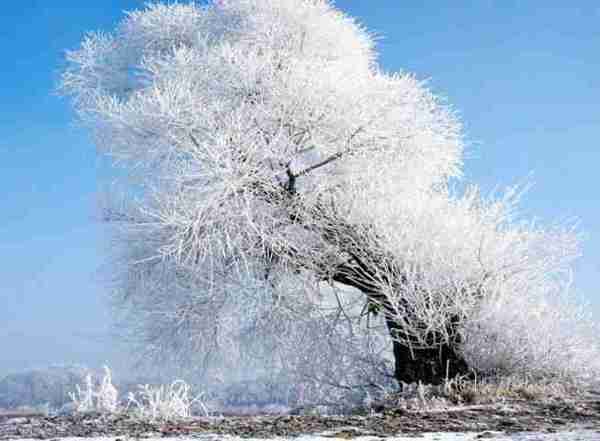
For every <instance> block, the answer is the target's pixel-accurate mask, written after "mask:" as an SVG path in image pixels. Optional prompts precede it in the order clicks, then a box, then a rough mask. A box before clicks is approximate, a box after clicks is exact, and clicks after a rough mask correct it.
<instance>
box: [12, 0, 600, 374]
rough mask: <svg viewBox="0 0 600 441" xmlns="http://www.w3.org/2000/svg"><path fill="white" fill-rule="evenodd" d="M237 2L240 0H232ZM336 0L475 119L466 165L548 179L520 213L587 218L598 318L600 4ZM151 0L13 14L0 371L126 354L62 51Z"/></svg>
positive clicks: (63, 0) (396, 59)
mask: <svg viewBox="0 0 600 441" xmlns="http://www.w3.org/2000/svg"><path fill="white" fill-rule="evenodd" d="M232 1H235V0H232ZM570 3H572V4H574V5H575V6H566V5H567V2H564V1H541V0H529V1H516V0H497V1H483V0H482V1H478V2H472V1H442V2H440V1H422V0H418V1H417V0H412V1H398V0H372V1H364V0H338V1H337V5H338V7H340V8H341V9H343V10H344V11H346V12H348V13H350V14H351V15H353V16H355V17H358V18H359V20H360V21H361V22H362V23H363V24H365V25H366V26H367V27H368V28H369V29H370V30H371V31H373V32H375V33H376V34H378V35H380V36H381V40H380V42H379V50H380V53H381V58H380V60H381V63H382V64H383V66H384V67H385V69H386V70H389V71H397V70H405V71H409V72H413V73H415V74H416V75H417V77H419V78H422V79H429V81H430V82H429V84H430V87H431V88H432V89H433V90H434V91H435V92H436V93H438V94H441V95H443V96H445V97H447V99H448V102H449V103H451V104H452V105H453V106H454V108H455V109H457V110H458V111H459V113H460V114H461V116H462V119H463V121H464V124H465V128H466V134H467V139H468V141H469V148H468V154H467V161H466V167H465V175H466V179H468V180H470V181H473V182H476V183H479V184H480V185H481V186H482V188H483V189H484V191H489V190H492V189H493V188H495V187H496V186H498V185H499V186H501V187H502V186H506V185H510V184H513V183H515V182H520V181H522V180H523V179H524V178H526V177H527V176H528V175H529V174H530V173H531V172H533V180H534V181H535V186H534V188H533V189H532V190H531V192H530V193H529V194H528V196H527V198H526V199H525V201H524V205H523V213H524V214H525V215H527V216H536V217H538V218H540V220H541V221H542V222H551V221H553V220H556V219H559V220H560V219H566V218H572V217H577V218H578V219H580V221H581V228H582V229H583V230H584V231H585V232H586V233H587V240H586V242H585V244H584V249H583V251H584V256H583V258H582V259H581V261H580V263H579V264H578V266H577V271H576V281H577V287H578V289H579V290H580V291H581V292H582V293H583V294H584V295H585V296H586V297H587V298H588V300H589V301H590V302H591V304H592V308H593V312H594V314H595V316H596V317H597V318H598V319H600V293H599V292H598V288H597V287H598V280H599V279H600V196H599V192H600V169H599V168H600V148H599V145H598V142H599V141H598V140H599V139H600V57H599V56H598V53H599V52H598V51H599V50H600V4H598V2H597V1H591V0H590V1H575V2H570ZM143 4H144V2H143V1H133V0H127V1H115V0H102V1H100V0H91V1H86V2H82V1H75V0H53V1H51V2H49V1H42V0H22V1H20V2H6V3H5V4H3V5H2V13H1V14H0V54H1V55H2V57H3V59H4V61H3V62H2V65H1V68H0V281H1V282H0V374H1V373H2V372H4V371H10V370H15V369H21V368H25V367H32V366H42V365H45V364H48V363H60V362H70V361H72V362H82V363H88V364H91V365H96V364H98V363H101V362H103V361H104V360H109V361H111V360H112V359H113V358H115V357H117V358H118V355H117V352H118V351H117V350H116V349H114V347H113V344H112V342H111V341H110V339H109V338H108V334H107V329H108V325H107V321H108V320H109V314H108V310H107V308H106V307H105V305H104V301H103V291H104V290H105V289H106V288H105V286H104V285H103V283H102V282H101V281H100V277H99V276H98V268H99V266H100V265H101V263H102V259H103V247H104V246H105V245H104V244H105V243H106V239H107V238H106V237H105V236H104V235H103V234H102V229H101V227H100V226H99V225H98V224H97V223H96V222H95V221H94V215H95V206H96V196H95V193H96V190H97V187H98V181H99V180H101V179H102V177H106V176H107V170H106V167H105V166H103V165H102V162H101V161H100V160H99V159H97V158H96V156H95V150H94V146H93V145H92V144H91V142H90V140H89V138H88V137H87V135H86V134H85V133H84V132H82V131H81V130H79V129H77V128H76V127H74V125H73V119H74V116H73V114H72V112H71V110H70V108H69V105H68V102H67V101H66V100H63V99H60V98H58V97H57V96H56V95H54V94H53V89H54V87H55V86H56V83H57V79H58V74H59V72H60V71H61V68H62V66H63V65H64V50H65V49H68V48H75V47H77V45H78V43H79V41H80V40H81V38H82V37H83V35H84V33H85V32H86V31H90V30H110V29H112V28H113V27H114V25H115V24H116V23H117V21H118V20H119V19H120V18H122V11H123V10H132V9H137V8H140V7H142V6H143Z"/></svg>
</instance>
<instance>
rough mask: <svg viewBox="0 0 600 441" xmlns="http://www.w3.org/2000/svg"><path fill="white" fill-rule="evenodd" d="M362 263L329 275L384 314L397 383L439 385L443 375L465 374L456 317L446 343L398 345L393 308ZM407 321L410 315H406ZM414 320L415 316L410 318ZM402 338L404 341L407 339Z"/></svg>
mask: <svg viewBox="0 0 600 441" xmlns="http://www.w3.org/2000/svg"><path fill="white" fill-rule="evenodd" d="M365 271H368V269H367V268H366V267H365V266H361V265H357V266H352V267H348V266H340V267H339V272H338V273H336V274H334V275H333V278H332V279H333V280H334V281H336V282H338V283H341V284H344V285H346V286H351V287H353V288H356V289H358V290H360V291H361V292H363V293H364V294H365V295H366V296H367V298H368V300H369V301H372V302H373V303H374V304H375V305H377V308H378V309H380V310H382V311H383V314H385V320H386V324H387V328H388V330H389V333H390V337H391V339H392V344H393V352H394V364H395V366H394V376H395V378H396V381H398V383H399V384H400V385H402V384H403V383H415V382H419V381H421V382H422V383H424V384H441V383H443V382H444V380H445V379H446V378H453V377H455V376H456V375H466V374H468V373H469V366H468V364H467V362H466V361H465V360H464V358H463V357H462V356H461V355H460V353H459V351H458V346H459V345H460V338H459V337H458V333H456V332H455V330H456V327H458V326H459V325H460V323H459V320H458V318H454V319H453V320H451V323H450V325H449V326H450V327H452V328H453V329H448V334H449V335H456V337H455V338H454V340H453V341H452V342H450V343H442V344H438V345H437V346H436V345H434V346H433V347H431V348H426V349H416V348H412V349H411V348H410V347H409V346H407V345H405V344H402V343H401V342H400V341H399V339H398V338H397V337H400V336H402V328H401V326H400V325H399V324H398V322H397V320H396V319H395V318H394V314H393V312H392V311H393V310H392V308H391V306H390V305H389V300H388V299H387V298H386V296H384V295H381V294H380V293H378V292H377V291H376V289H377V288H376V286H374V284H373V283H372V282H371V280H373V278H372V277H370V276H369V275H368V274H365ZM406 319H407V320H408V321H409V322H410V321H411V318H410V317H407V318H406ZM412 320H413V321H416V320H417V319H416V318H414V319H412ZM403 340H408V339H407V338H405V339H403ZM430 340H431V341H432V342H435V341H443V339H442V338H441V336H436V335H431V336H430Z"/></svg>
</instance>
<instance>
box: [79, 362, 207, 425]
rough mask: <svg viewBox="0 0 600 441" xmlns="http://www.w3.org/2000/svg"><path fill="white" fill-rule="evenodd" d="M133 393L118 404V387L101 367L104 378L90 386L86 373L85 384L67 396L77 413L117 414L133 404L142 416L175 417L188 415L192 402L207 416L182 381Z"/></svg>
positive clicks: (197, 399)
mask: <svg viewBox="0 0 600 441" xmlns="http://www.w3.org/2000/svg"><path fill="white" fill-rule="evenodd" d="M138 387H139V389H140V390H139V391H138V392H137V394H136V393H135V392H130V393H129V395H128V397H127V404H126V405H125V406H120V404H119V397H118V390H117V388H116V387H115V386H114V385H113V384H112V374H111V371H110V369H109V368H108V367H107V366H105V367H104V378H103V379H102V381H101V382H100V384H99V385H98V386H97V388H94V382H93V380H92V376H91V375H90V374H88V375H87V376H86V379H85V385H83V386H79V385H77V386H76V393H71V394H70V397H71V399H72V401H73V404H74V405H75V410H76V411H77V412H101V413H117V412H126V411H128V410H129V408H130V407H131V406H132V405H133V406H134V409H133V413H134V414H135V415H136V416H138V417H140V418H143V419H150V420H152V421H154V420H158V419H169V420H170V419H179V418H187V417H190V416H191V411H192V408H193V406H194V405H196V406H198V407H199V408H200V409H201V410H202V412H203V413H204V414H206V415H208V409H207V408H206V406H205V405H204V403H203V402H202V401H201V395H198V396H197V397H195V398H192V397H191V396H190V389H191V388H190V386H189V385H188V384H187V383H186V382H184V381H183V380H177V381H174V382H173V383H171V385H170V386H164V385H161V386H150V385H147V384H146V385H143V386H142V385H140V386H138Z"/></svg>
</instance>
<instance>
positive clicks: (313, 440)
mask: <svg viewBox="0 0 600 441" xmlns="http://www.w3.org/2000/svg"><path fill="white" fill-rule="evenodd" d="M291 439H293V438H272V439H271V440H270V441H282V440H291ZM295 439H296V440H297V441H336V440H340V441H347V440H346V439H343V438H332V437H324V436H313V435H310V436H308V435H305V436H301V437H299V438H295ZM385 439H386V440H387V441H419V440H421V441H475V440H481V439H492V440H495V441H600V432H596V431H591V430H579V431H573V432H556V433H538V432H521V433H513V434H510V435H507V434H503V433H499V432H482V433H481V432H480V433H424V434H422V435H417V436H414V435H413V436H394V437H388V438H385ZM118 440H121V441H129V440H133V438H128V437H123V436H111V437H98V438H53V441H118ZM198 440H200V441H221V440H223V441H263V440H261V439H260V438H239V437H235V436H230V435H217V434H199V435H196V436H194V437H174V438H170V437H169V438H145V441H198ZM353 440H355V441H380V440H381V438H376V437H371V436H365V437H359V438H353ZM21 441H38V440H34V439H33V438H28V439H23V440H21Z"/></svg>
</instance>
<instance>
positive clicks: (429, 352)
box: [387, 319, 469, 385]
mask: <svg viewBox="0 0 600 441" xmlns="http://www.w3.org/2000/svg"><path fill="white" fill-rule="evenodd" d="M456 324H457V323H456ZM387 326H388V329H389V331H390V336H391V337H392V344H393V350H394V364H395V366H394V376H395V378H396V381H398V383H399V384H400V385H402V384H403V383H416V382H419V381H421V382H422V383H424V384H441V383H443V382H444V380H445V379H446V378H453V377H455V376H456V375H465V374H467V373H468V372H469V366H468V364H467V362H466V361H465V360H464V358H463V357H462V356H460V354H459V353H458V351H457V349H458V348H457V345H458V344H459V343H460V341H458V339H457V340H455V341H454V342H453V343H451V344H450V343H444V344H442V345H440V346H438V347H433V348H427V349H414V348H413V349H412V350H411V348H409V347H408V346H406V345H403V344H401V343H400V342H399V341H398V340H397V339H396V338H395V336H396V335H397V333H399V332H400V331H399V329H398V325H397V324H396V323H395V322H394V321H393V320H391V319H388V320H387Z"/></svg>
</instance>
